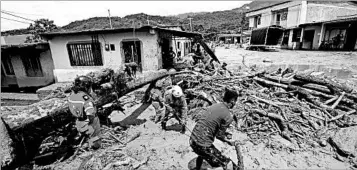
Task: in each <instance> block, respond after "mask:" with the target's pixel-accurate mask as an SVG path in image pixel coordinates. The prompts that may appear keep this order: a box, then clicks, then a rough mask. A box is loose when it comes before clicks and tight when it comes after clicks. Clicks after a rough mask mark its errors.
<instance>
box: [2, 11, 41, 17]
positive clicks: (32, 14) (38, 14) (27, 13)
mask: <svg viewBox="0 0 357 170" xmlns="http://www.w3.org/2000/svg"><path fill="white" fill-rule="evenodd" d="M2 11H4V12H8V13H12V14H20V15H33V16H43V15H39V14H28V13H20V12H13V11H8V10H2Z"/></svg>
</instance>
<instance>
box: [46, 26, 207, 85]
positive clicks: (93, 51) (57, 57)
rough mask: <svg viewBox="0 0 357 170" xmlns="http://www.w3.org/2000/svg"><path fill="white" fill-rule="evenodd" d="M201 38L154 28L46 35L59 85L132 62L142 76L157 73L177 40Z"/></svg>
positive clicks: (181, 32) (122, 66) (176, 31)
mask: <svg viewBox="0 0 357 170" xmlns="http://www.w3.org/2000/svg"><path fill="white" fill-rule="evenodd" d="M197 35H200V34H195V33H188V32H184V31H179V30H172V29H165V28H159V27H151V26H145V27H140V28H135V29H134V28H121V29H106V30H90V31H72V32H51V33H45V34H42V36H43V37H44V38H46V39H47V40H48V43H49V45H50V48H51V52H52V54H53V56H52V57H53V63H54V70H53V72H54V76H55V80H56V82H69V81H73V79H74V78H75V77H76V76H77V75H83V74H87V73H89V72H91V71H96V70H99V69H102V68H112V69H114V70H123V69H124V65H125V63H132V62H135V63H137V64H138V67H139V72H140V73H142V74H145V73H147V72H150V71H157V70H159V69H162V68H165V60H164V58H165V57H167V56H166V55H167V54H168V51H169V48H170V47H173V46H175V44H173V42H174V41H173V40H174V38H175V37H185V36H197Z"/></svg>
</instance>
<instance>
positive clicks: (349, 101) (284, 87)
mask: <svg viewBox="0 0 357 170" xmlns="http://www.w3.org/2000/svg"><path fill="white" fill-rule="evenodd" d="M253 80H255V81H257V82H260V83H263V84H265V85H269V86H276V87H281V88H283V89H287V88H288V85H285V84H281V83H276V82H273V81H269V80H266V79H262V78H259V77H254V78H253ZM291 87H298V86H291ZM299 88H300V89H302V90H304V91H307V92H308V93H310V94H311V95H314V96H318V97H323V98H333V97H335V96H333V95H330V94H326V93H322V92H318V91H315V90H311V89H306V88H303V87H299ZM296 91H297V90H291V92H296ZM345 96H346V97H348V96H353V95H352V94H348V93H346V95H345ZM341 102H342V103H344V104H346V105H348V106H350V107H351V108H354V109H357V104H356V102H354V101H353V100H351V99H348V98H343V99H342V100H341ZM325 106H326V105H325Z"/></svg>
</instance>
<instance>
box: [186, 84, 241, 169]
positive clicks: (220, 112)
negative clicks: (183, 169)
mask: <svg viewBox="0 0 357 170" xmlns="http://www.w3.org/2000/svg"><path fill="white" fill-rule="evenodd" d="M237 98H238V93H237V92H236V91H234V90H229V89H226V92H225V94H224V97H223V101H224V102H223V103H216V104H213V105H212V106H210V107H209V108H208V111H207V113H206V114H205V115H204V116H202V118H201V119H200V120H198V122H197V124H196V125H195V127H194V128H193V131H192V134H191V137H190V146H191V147H192V149H193V151H194V152H195V153H196V154H198V157H197V161H196V169H198V170H199V169H201V165H202V162H203V160H206V161H207V162H208V163H209V164H211V166H212V167H223V168H224V169H231V168H233V167H236V165H235V164H234V163H233V161H232V160H231V159H229V158H227V157H225V156H223V155H222V153H221V152H220V151H219V150H218V149H217V148H216V147H215V146H214V145H213V142H214V138H217V139H219V140H221V141H222V142H226V143H228V144H229V145H232V146H233V145H234V142H233V141H230V140H229V139H228V136H227V134H226V130H227V128H228V127H229V126H230V124H231V123H232V122H233V116H232V115H231V113H230V110H229V109H232V108H233V107H234V105H235V103H236V102H237ZM228 167H229V168H228Z"/></svg>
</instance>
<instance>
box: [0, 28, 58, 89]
mask: <svg viewBox="0 0 357 170" xmlns="http://www.w3.org/2000/svg"><path fill="white" fill-rule="evenodd" d="M27 36H28V35H15V36H4V37H1V88H15V89H16V88H32V87H42V86H46V85H49V84H51V83H53V82H54V74H53V68H54V66H53V60H52V56H51V51H50V49H49V45H48V43H46V42H42V43H24V42H25V40H26V37H27Z"/></svg>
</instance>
